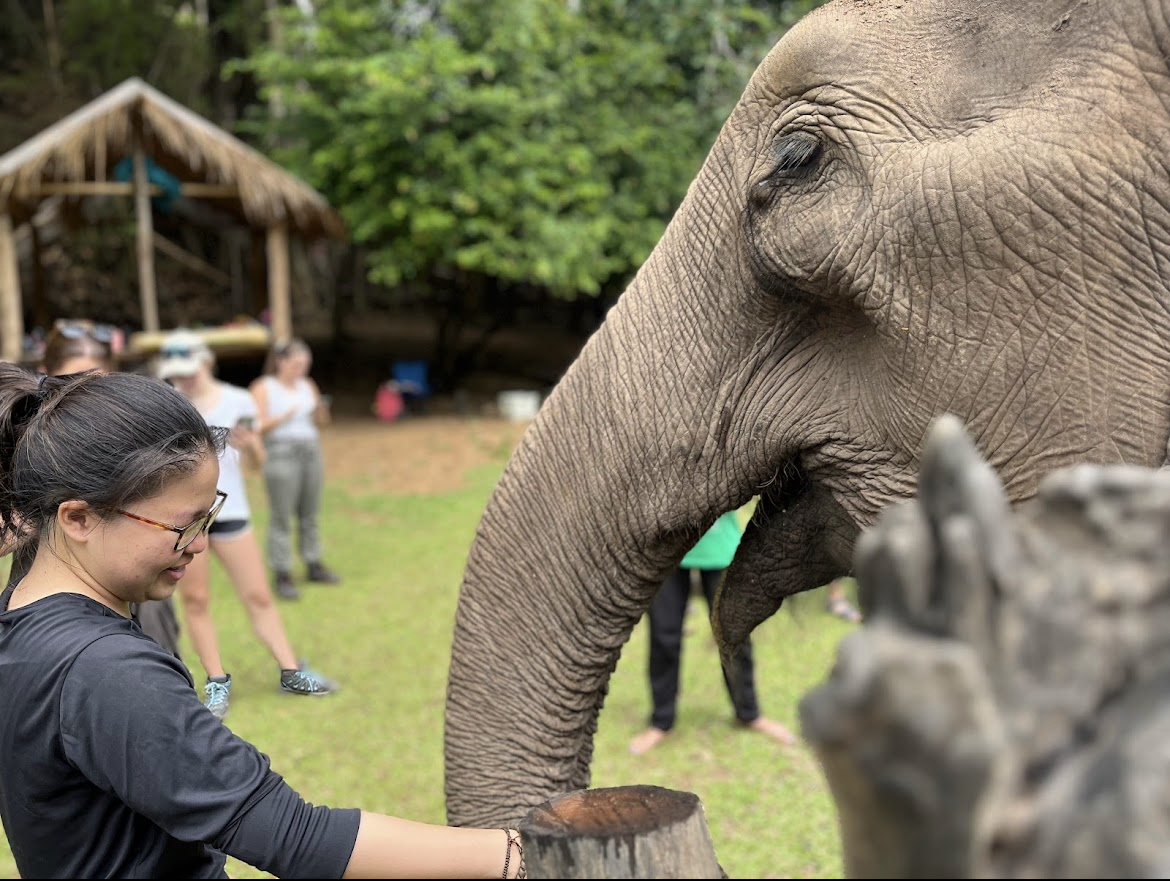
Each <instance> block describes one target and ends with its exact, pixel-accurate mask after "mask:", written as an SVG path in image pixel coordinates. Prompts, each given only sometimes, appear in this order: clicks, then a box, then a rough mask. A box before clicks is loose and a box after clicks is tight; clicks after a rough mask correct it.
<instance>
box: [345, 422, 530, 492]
mask: <svg viewBox="0 0 1170 881" xmlns="http://www.w3.org/2000/svg"><path fill="white" fill-rule="evenodd" d="M527 427H528V424H527V423H518V422H508V421H507V420H504V419H487V418H480V417H460V416H445V415H441V416H425V415H424V416H411V417H408V418H405V419H400V420H397V421H395V422H379V421H377V420H375V419H369V418H367V419H361V418H343V419H338V420H337V421H335V422H334V423H333V424H332V425H330V426H328V427H327V428H325V429H324V430H323V431H322V448H323V451H324V454H325V470H326V476H327V479H328V480H330V481H331V482H332V481H344V482H345V483H347V484H348V485H350V486H352V487H354V488H357V489H361V490H362V491H367V492H388V493H400V494H401V493H433V492H444V491H451V490H456V489H460V488H461V487H463V486H464V485H465V484H464V478H465V475H466V474H467V473H468V472H469V471H471V470H473V469H476V468H480V467H482V466H485V465H489V464H492V463H493V462H502V461H503V460H505V459H506V458H507V456H508V455H509V454H510V453H511V451H512V450H513V449H514V448H515V446H516V444H517V443H518V442H519V440H520V436H521V435H522V434H523V433H524V430H525V429H526V428H527Z"/></svg>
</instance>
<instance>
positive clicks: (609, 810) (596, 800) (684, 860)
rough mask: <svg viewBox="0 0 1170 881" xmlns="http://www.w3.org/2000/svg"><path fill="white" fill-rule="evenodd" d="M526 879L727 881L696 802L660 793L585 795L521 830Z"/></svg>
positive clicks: (649, 789) (632, 790)
mask: <svg viewBox="0 0 1170 881" xmlns="http://www.w3.org/2000/svg"><path fill="white" fill-rule="evenodd" d="M520 835H521V837H522V838H523V840H524V863H525V868H526V869H527V872H528V877H529V878H726V877H727V876H726V875H725V874H724V873H723V870H722V869H721V868H720V867H719V862H718V861H717V860H716V859H715V849H714V847H713V846H712V844H711V835H710V832H709V831H708V829H707V819H706V816H705V815H704V814H703V805H702V804H701V803H700V801H699V797H698V796H696V795H694V794H693V793H690V792H676V791H674V790H671V789H662V788H661V787H658V786H619V787H615V788H612V789H582V790H577V791H575V792H569V793H566V794H564V795H560V796H557V797H556V798H552V799H549V800H548V801H546V802H545V803H544V804H542V805H538V806H537V807H535V808H533V809H532V810H531V811H529V813H528V816H526V817H525V818H524V821H523V822H522V823H521V824H520Z"/></svg>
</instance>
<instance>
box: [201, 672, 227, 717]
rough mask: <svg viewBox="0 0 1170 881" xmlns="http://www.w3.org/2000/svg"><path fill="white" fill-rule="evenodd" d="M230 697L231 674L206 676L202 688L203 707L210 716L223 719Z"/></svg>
mask: <svg viewBox="0 0 1170 881" xmlns="http://www.w3.org/2000/svg"><path fill="white" fill-rule="evenodd" d="M231 697H232V677H231V674H230V673H228V674H225V675H223V676H208V677H207V684H206V685H205V686H203V706H205V707H207V709H209V710H211V715H213V716H215V718H217V719H223V717H224V716H226V715H227V711H228V703H229V702H230V701H231Z"/></svg>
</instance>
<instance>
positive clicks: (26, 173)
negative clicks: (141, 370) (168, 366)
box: [0, 77, 345, 360]
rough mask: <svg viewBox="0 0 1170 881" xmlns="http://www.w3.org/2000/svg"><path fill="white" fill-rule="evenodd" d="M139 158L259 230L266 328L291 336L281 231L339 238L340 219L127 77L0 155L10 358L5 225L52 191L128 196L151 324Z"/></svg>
mask: <svg viewBox="0 0 1170 881" xmlns="http://www.w3.org/2000/svg"><path fill="white" fill-rule="evenodd" d="M127 157H131V158H133V161H134V175H133V179H132V180H118V179H116V178H115V175H114V169H115V166H116V165H117V164H118V163H119V162H121V161H123V160H124V159H126V158H127ZM148 164H149V165H152V166H154V167H155V168H156V169H161V170H162V172H163V173H165V174H166V175H168V176H169V179H170V180H173V181H177V186H178V191H179V193H180V194H181V195H182V196H183V197H186V198H192V199H208V200H214V201H215V203H216V206H217V207H218V208H220V209H221V210H226V211H228V212H231V213H233V214H234V215H236V216H237V217H238V218H239V219H240V220H241V221H242V222H244V223H246V224H247V225H249V226H251V227H254V228H261V229H264V230H266V231H267V235H268V276H269V305H270V308H271V310H272V331H273V335H274V337H276V338H277V339H281V338H287V337H289V336H291V334H292V327H291V308H290V304H289V291H288V236H289V235H290V234H293V235H297V236H300V237H302V238H305V239H316V238H323V237H327V238H337V239H343V238H344V237H345V227H344V224H343V223H342V221H341V218H340V217H339V216H338V214H337V212H336V211H334V210H333V208H332V207H330V205H329V204H328V202H327V201H326V200H325V198H324V197H323V196H322V195H321V194H320V193H318V192H317V191H316V190H314V189H313V188H312V187H310V186H308V185H307V184H306V183H304V182H303V181H301V180H300V179H298V178H297V177H295V176H293V175H292V174H290V173H289V172H287V171H285V170H284V169H283V168H281V167H280V166H279V165H277V164H276V163H274V162H272V161H271V160H270V159H268V158H267V157H265V156H264V155H263V154H261V153H260V152H258V151H257V150H255V149H253V148H252V147H249V146H248V145H247V144H245V143H243V142H242V141H240V140H239V139H238V138H235V137H234V136H232V135H231V134H229V133H227V132H225V131H223V130H222V129H220V128H218V127H217V126H215V125H213V124H212V123H211V122H209V121H208V120H206V119H204V118H203V117H202V116H200V115H199V114H197V113H194V112H193V111H191V110H189V109H188V108H186V107H184V106H182V105H181V104H179V103H177V102H176V101H174V100H172V99H170V98H168V97H167V96H166V95H164V94H162V93H161V92H159V91H158V90H157V89H154V88H152V87H151V86H150V85H148V84H147V83H145V82H143V81H142V80H140V79H138V78H136V77H135V78H132V79H129V80H126V81H125V82H123V83H122V84H121V85H119V86H117V87H116V88H114V89H112V90H110V91H109V92H107V93H106V94H104V95H102V96H101V97H99V98H97V99H95V100H94V101H92V102H90V103H89V104H87V105H85V106H84V107H82V108H80V109H79V110H77V111H75V112H74V113H71V114H70V115H69V116H66V117H65V118H63V119H61V120H59V121H58V122H56V123H54V124H53V125H51V126H49V127H48V128H47V129H45V130H44V131H42V132H41V133H40V134H38V135H36V136H34V137H33V138H31V139H30V140H28V141H26V142H25V143H23V144H21V145H20V146H18V147H16V148H15V149H13V150H11V151H9V152H8V153H6V154H4V155H2V156H0V358H3V359H5V360H17V359H18V358H19V356H20V347H21V340H22V338H23V320H22V315H21V304H20V290H19V272H18V270H17V266H16V252H15V246H14V244H13V236H12V232H13V229H14V228H15V227H17V226H19V225H20V224H22V223H24V222H25V221H27V220H29V219H30V218H31V217H32V216H33V214H34V212H35V211H36V209H37V207H38V205H39V204H40V203H41V202H42V201H43V200H45V199H47V198H50V197H54V196H65V197H82V196H111V195H125V196H132V197H134V198H135V199H136V202H137V206H138V264H139V282H140V296H141V299H142V325H143V329H144V330H147V331H155V330H159V327H158V318H157V315H158V309H157V303H156V302H155V292H154V270H153V252H154V248H155V246H156V241H155V236H154V233H153V226H152V221H151V206H150V197H151V196H152V195H155V194H157V193H159V192H160V188H159V187H158V186H157V185H155V184H152V183H151V182H150V180H149V179H148V175H147V167H148Z"/></svg>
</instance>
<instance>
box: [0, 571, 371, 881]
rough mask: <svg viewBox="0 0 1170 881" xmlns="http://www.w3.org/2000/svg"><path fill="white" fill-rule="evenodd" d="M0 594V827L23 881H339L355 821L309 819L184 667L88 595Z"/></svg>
mask: <svg viewBox="0 0 1170 881" xmlns="http://www.w3.org/2000/svg"><path fill="white" fill-rule="evenodd" d="M11 595H12V587H9V588H8V589H6V590H5V591H4V592H3V593H2V594H0V820H3V823H4V831H5V833H6V834H7V836H8V842H9V845H10V846H11V848H12V853H13V856H14V857H15V859H16V866H17V869H18V870H19V871H20V874H21V876H22V877H25V878H102V877H109V878H172V877H175V878H177V877H186V878H226V877H227V875H226V873H225V871H224V865H225V863H226V858H225V857H224V854H230V855H232V856H234V857H236V858H238V859H240V860H242V861H244V862H246V863H248V864H250V865H252V866H255V867H257V868H259V869H261V870H263V871H266V872H269V873H271V874H273V875H276V876H277V877H282V878H296V877H304V878H340V877H341V875H342V872H343V871H344V870H345V867H346V865H347V864H348V863H349V858H350V856H351V854H352V852H353V846H354V842H355V841H356V839H357V829H358V823H359V818H360V812H359V811H358V810H357V809H341V810H338V809H331V808H328V807H325V806H316V807H314V806H313V805H311V804H308V803H306V802H305V801H304V800H303V799H302V798H301V797H300V796H299V795H298V794H297V793H296V792H295V791H294V790H293V789H292V788H291V787H289V785H288V784H287V783H285V782H284V779H283V778H282V777H281V776H280V775H279V774H277V773H276V772H275V771H273V770H272V769H271V767H270V766H269V760H268V757H267V756H266V755H264V754H263V753H261V752H260V751H259V750H257V749H256V748H255V747H254V746H253V745H252V744H250V743H248V742H247V741H245V740H243V739H241V738H240V737H237V736H236V735H234V734H233V733H232V732H231V730H230V729H228V728H227V727H226V726H225V725H224V724H223V723H222V722H220V721H219V720H218V719H216V718H215V716H213V715H212V714H211V713H209V712H208V711H207V708H206V707H204V706H203V704H202V703H201V702H200V700H199V698H198V696H197V694H196V692H195V688H194V683H193V681H192V680H191V676H190V674H189V673H188V672H187V669H186V668H185V667H184V666H183V665H182V664H181V663H180V662H179V661H178V660H177V659H176V658H174V657H172V656H171V655H169V654H168V653H167V652H166V651H164V650H163V649H162V648H160V647H159V645H158V644H157V643H156V642H154V640H152V639H151V638H150V637H148V636H146V635H145V634H144V633H143V632H142V630H141V629H140V628H139V627H138V625H137V624H135V623H134V622H133V621H131V620H129V619H127V618H124V617H122V616H121V615H119V614H117V613H116V612H114V611H113V610H111V609H108V608H106V607H105V606H103V605H102V604H101V603H98V602H97V601H95V600H92V599H90V598H88V597H85V596H82V595H80V594H55V595H53V596H49V597H46V598H44V599H41V600H38V601H36V602H34V603H32V604H30V605H28V606H24V607H22V608H19V609H16V610H13V611H8V602H9V598H10V597H11Z"/></svg>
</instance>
